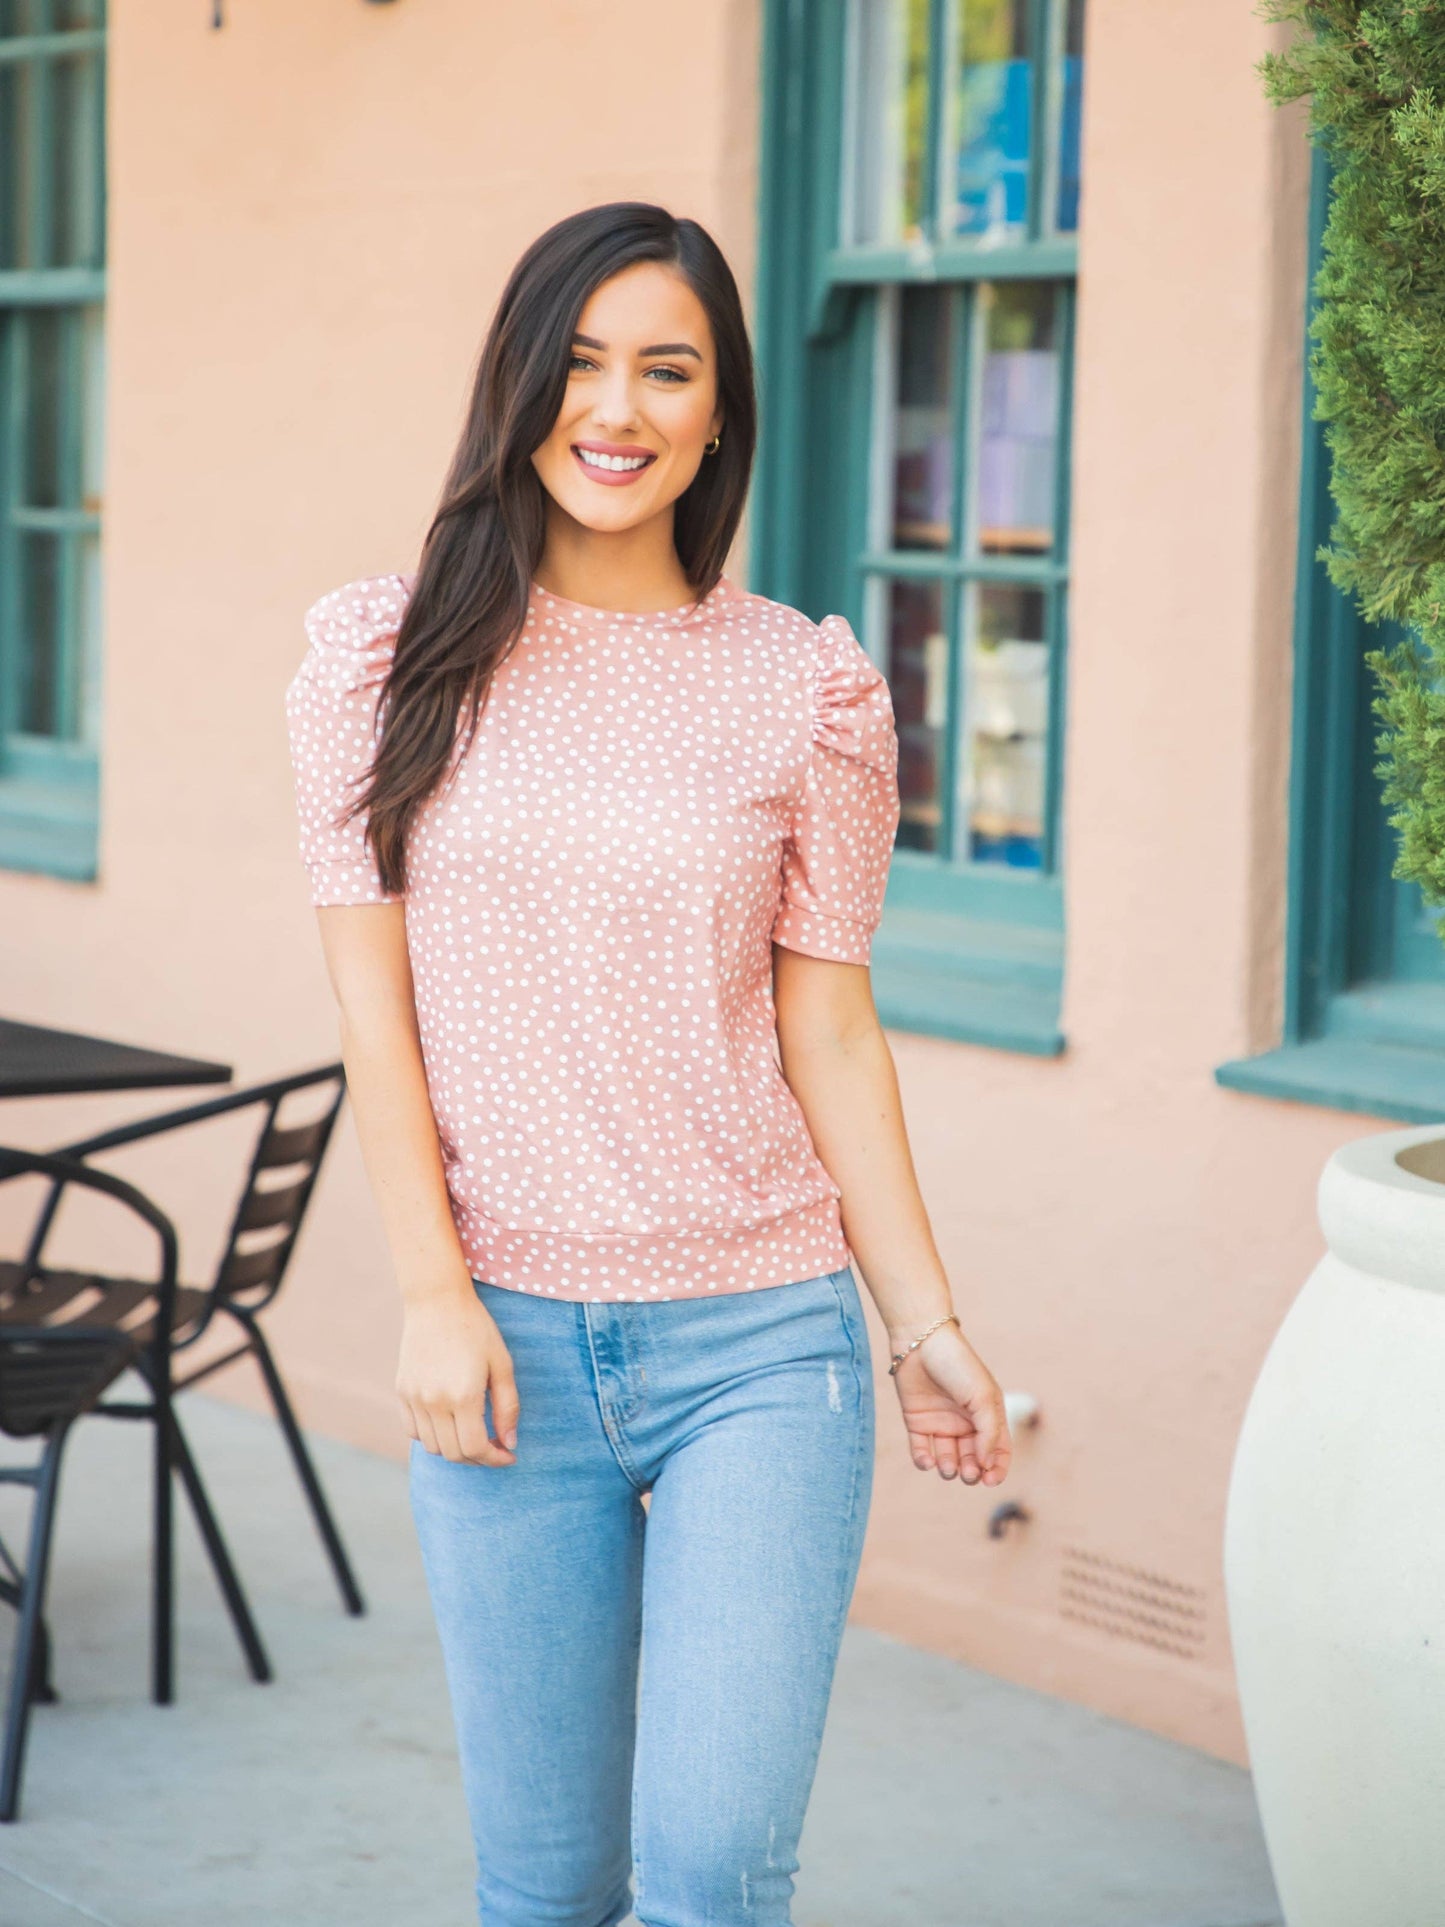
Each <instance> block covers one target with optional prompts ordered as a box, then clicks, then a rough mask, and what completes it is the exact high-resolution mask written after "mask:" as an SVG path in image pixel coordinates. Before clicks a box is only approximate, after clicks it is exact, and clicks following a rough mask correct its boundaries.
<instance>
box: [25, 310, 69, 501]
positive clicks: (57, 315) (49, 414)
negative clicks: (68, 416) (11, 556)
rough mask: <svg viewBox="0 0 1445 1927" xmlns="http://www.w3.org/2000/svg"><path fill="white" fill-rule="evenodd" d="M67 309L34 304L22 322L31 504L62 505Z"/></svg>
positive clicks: (27, 476)
mask: <svg viewBox="0 0 1445 1927" xmlns="http://www.w3.org/2000/svg"><path fill="white" fill-rule="evenodd" d="M63 325H64V316H63V311H62V310H60V309H57V308H34V309H32V310H31V311H30V312H29V313H28V314H26V315H24V316H23V317H22V318H21V321H20V332H21V339H22V341H23V349H22V352H23V354H24V356H25V358H26V363H27V364H28V365H27V367H26V375H27V379H26V382H25V398H24V406H25V411H26V430H27V432H26V436H25V446H24V451H23V457H22V461H21V472H20V500H21V502H22V503H24V504H25V506H26V507H28V508H42V509H50V508H58V507H60V505H61V493H60V406H61V380H62V368H61V355H62V351H63V338H62V329H63Z"/></svg>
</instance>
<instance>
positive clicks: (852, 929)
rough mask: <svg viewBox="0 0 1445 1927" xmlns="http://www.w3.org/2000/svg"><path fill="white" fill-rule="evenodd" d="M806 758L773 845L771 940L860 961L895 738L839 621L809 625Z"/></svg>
mask: <svg viewBox="0 0 1445 1927" xmlns="http://www.w3.org/2000/svg"><path fill="white" fill-rule="evenodd" d="M815 644H816V649H815V656H814V665H813V699H812V725H811V729H812V741H811V758H810V762H809V767H808V773H807V777H806V779H805V781H804V784H803V789H802V794H801V797H800V799H799V803H798V808H797V812H796V814H795V817H794V820H793V823H792V827H791V830H790V832H789V835H788V837H787V840H786V842H785V844H784V848H783V864H782V901H781V904H780V905H779V909H778V914H777V917H776V919H775V921H774V923H773V930H772V939H773V942H774V943H777V944H781V945H782V946H783V947H784V948H785V949H789V950H801V951H802V952H803V953H804V954H805V955H807V956H810V957H830V958H832V959H834V960H835V961H837V962H839V963H864V964H866V963H867V962H868V961H869V956H870V952H871V949H872V941H873V932H874V931H875V930H876V929H877V927H878V924H879V922H880V921H881V920H882V916H883V893H884V889H885V886H886V885H887V882H888V864H889V860H890V858H891V856H892V853H893V840H894V837H895V836H896V835H897V833H898V817H899V801H898V736H897V731H896V728H895V725H894V717H893V700H892V696H891V694H890V692H889V688H888V683H887V681H886V679H885V678H884V676H883V673H882V671H881V670H880V669H879V668H878V667H877V665H876V664H875V663H874V662H873V660H872V658H871V657H870V656H869V655H868V653H867V651H866V650H865V649H864V648H863V645H862V644H861V643H860V642H859V641H858V639H857V637H856V636H855V635H854V633H853V631H852V629H851V628H850V627H849V625H848V623H847V621H846V620H845V618H844V617H842V616H825V617H824V618H823V620H822V622H821V623H819V624H818V625H817V635H816V637H815Z"/></svg>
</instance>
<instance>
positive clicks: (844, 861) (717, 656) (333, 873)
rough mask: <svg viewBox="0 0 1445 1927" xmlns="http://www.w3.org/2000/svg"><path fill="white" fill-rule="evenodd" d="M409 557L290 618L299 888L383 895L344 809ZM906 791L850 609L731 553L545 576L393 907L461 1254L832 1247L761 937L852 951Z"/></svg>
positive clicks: (827, 1186)
mask: <svg viewBox="0 0 1445 1927" xmlns="http://www.w3.org/2000/svg"><path fill="white" fill-rule="evenodd" d="M412 580H413V578H410V577H406V576H395V575H392V576H377V577H371V578H368V579H365V580H363V581H359V582H352V583H348V584H347V585H346V586H345V587H344V588H340V589H336V590H333V591H332V593H331V594H329V595H326V596H323V597H322V599H321V600H320V601H319V602H317V603H316V604H315V605H314V606H313V607H312V608H311V609H309V610H308V611H307V613H306V617H305V628H306V635H307V640H308V648H307V651H306V654H305V657H304V658H303V660H302V662H301V665H300V667H299V669H298V670H297V671H296V674H295V676H294V677H293V679H292V681H291V683H290V685H289V687H288V688H287V691H286V717H287V724H288V728H289V734H290V747H291V760H292V767H293V770H294V774H295V782H296V798H297V808H298V814H299V823H300V842H301V855H302V858H303V861H304V863H305V865H306V871H307V875H308V876H309V879H310V887H311V901H312V902H313V903H314V904H366V903H385V902H395V901H398V898H396V897H395V896H389V895H388V894H387V893H386V892H385V891H383V889H382V888H381V884H380V881H379V879H378V877H377V873H376V869H375V867H374V864H373V861H372V858H371V854H370V852H369V850H368V849H367V848H366V846H365V844H364V842H363V824H364V819H363V818H362V817H357V818H355V819H353V821H352V822H351V823H349V824H347V825H346V826H345V827H344V828H338V827H337V825H336V820H335V819H336V815H337V813H338V811H339V810H340V809H341V808H342V807H343V806H344V804H345V803H346V802H348V801H349V800H351V797H352V796H353V795H354V793H355V792H354V790H352V788H351V787H350V786H351V784H352V782H353V779H354V778H356V777H357V776H359V775H361V774H363V773H364V772H365V769H366V767H367V765H368V763H369V761H370V757H371V754H372V752H373V750H374V747H375V731H376V704H377V696H378V683H379V678H380V677H381V675H382V674H383V673H384V671H385V669H386V666H387V664H388V661H389V659H390V654H391V650H392V648H393V646H394V644H395V640H396V631H397V627H398V624H399V622H400V619H401V615H402V612H403V610H404V608H405V604H406V598H407V595H408V594H409V592H410V588H411V583H412ZM461 741H462V731H461V730H460V729H459V733H458V744H459V745H460V743H461ZM898 813H899V804H898V740H897V735H896V733H895V727H894V716H893V707H892V703H891V700H890V696H889V690H888V684H887V683H886V681H885V680H884V678H883V676H882V674H881V673H880V672H879V670H878V669H877V668H876V667H875V665H874V664H873V662H872V661H871V659H870V658H869V657H868V655H867V654H866V653H865V651H864V649H863V647H862V645H861V644H860V643H859V642H858V640H857V638H856V637H855V635H854V633H853V631H852V629H851V628H850V627H849V625H848V623H847V622H846V621H845V620H844V618H843V617H842V616H836V615H830V616H826V617H824V619H823V621H822V622H820V623H815V622H813V621H811V620H810V619H809V618H808V617H807V616H804V615H802V614H801V613H800V612H799V611H798V610H796V609H793V608H790V607H788V606H787V605H786V604H784V603H780V602H773V601H770V600H768V599H767V598H766V597H764V596H760V595H752V594H749V593H748V592H746V591H745V590H743V589H740V588H739V587H737V586H736V585H735V584H734V583H732V582H731V581H730V580H728V578H726V577H724V578H722V579H721V580H720V581H719V582H718V584H717V586H716V587H715V588H714V589H713V590H712V592H711V593H710V594H709V595H707V596H705V597H704V598H703V599H702V600H701V601H700V602H694V603H690V604H688V605H686V606H685V607H683V608H680V609H672V610H667V611H664V612H662V613H660V614H649V615H627V614H621V613H617V612H614V611H610V610H603V609H594V608H592V607H590V606H586V605H584V604H582V603H577V602H571V601H568V600H566V599H565V598H563V597H561V596H557V595H553V594H552V593H551V591H550V590H546V589H543V588H541V587H540V586H539V585H537V584H535V583H534V584H533V586H532V590H531V595H530V599H529V605H528V611H527V616H526V621H525V625H524V628H523V630H522V633H521V636H520V638H519V639H518V642H517V644H516V646H515V648H514V649H513V650H512V652H511V653H510V655H508V656H507V657H506V658H505V660H504V661H503V662H502V663H501V665H500V666H499V668H498V669H497V671H496V674H495V679H494V681H493V684H492V688H491V692H490V694H489V696H488V698H487V702H486V704H485V706H484V708H483V709H482V712H481V716H480V718H479V720H478V724H477V728H476V732H475V735H474V736H473V739H472V742H471V744H470V745H469V746H468V747H467V749H466V751H465V753H464V754H463V755H462V756H461V757H460V758H457V757H456V756H455V755H454V757H453V775H452V778H451V780H450V782H448V783H446V784H443V786H442V787H441V788H440V789H439V790H438V791H437V792H435V793H434V794H433V795H432V796H431V797H430V798H429V799H428V800H427V802H426V803H425V804H423V806H422V808H421V810H420V811H419V812H418V814H417V816H416V817H415V818H414V820H413V822H412V826H411V830H410V834H409V838H408V843H407V889H406V892H405V896H404V898H403V899H400V900H401V901H403V902H404V905H405V918H406V935H407V947H408V951H409V954H410V957H411V963H412V974H413V980H414V983H415V989H416V1009H417V1019H418V1025H419V1029H420V1035H421V1044H422V1055H423V1060H424V1063H425V1068H426V1077H427V1085H428V1089H429V1092H430V1096H431V1103H432V1109H433V1113H434V1115H435V1118H436V1123H437V1130H438V1136H439V1139H440V1142H441V1148H442V1155H443V1159H444V1162H445V1168H446V1179H447V1189H448V1193H449V1196H450V1200H451V1206H452V1215H453V1218H454V1220H455V1223H456V1227H457V1233H458V1236H459V1238H460V1241H461V1246H462V1250H463V1253H464V1255H465V1258H466V1261H467V1263H468V1266H469V1268H470V1270H471V1273H472V1275H473V1276H474V1277H475V1278H478V1279H481V1280H485V1281H488V1282H490V1283H492V1284H496V1285H504V1286H510V1287H512V1288H514V1289H516V1290H519V1291H530V1292H539V1293H545V1294H547V1295H548V1296H552V1297H557V1298H569V1299H579V1300H591V1299H607V1300H611V1299H627V1300H638V1301H645V1300H648V1299H654V1298H655V1299H673V1298H698V1297H703V1296H706V1295H707V1294H708V1293H711V1292H730V1291H751V1290H755V1289H757V1288H758V1287H760V1286H767V1285H777V1284H785V1283H787V1282H789V1281H792V1280H799V1279H805V1278H812V1277H817V1276H818V1275H819V1274H821V1273H823V1272H827V1271H836V1270H839V1269H841V1268H842V1267H843V1266H844V1265H846V1264H848V1263H849V1261H850V1257H851V1254H850V1252H849V1248H848V1244H847V1241H846V1239H845V1237H844V1234H843V1228H842V1219H841V1215H840V1211H839V1203H838V1201H839V1197H840V1192H839V1190H838V1186H837V1185H836V1184H835V1183H834V1182H833V1180H832V1178H831V1177H830V1176H829V1174H828V1172H827V1170H826V1169H825V1167H824V1166H823V1164H822V1162H821V1161H820V1159H819V1157H818V1154H817V1151H816V1148H815V1146H814V1144H813V1140H812V1136H811V1134H810V1132H809V1130H808V1125H807V1120H806V1118H805V1116H804V1114H803V1111H802V1108H801V1106H800V1105H799V1103H798V1101H797V1099H796V1098H795V1097H794V1096H793V1093H792V1091H791V1090H790V1089H789V1087H788V1084H787V1082H786V1080H785V1079H784V1077H783V1075H782V1071H781V1069H780V1068H779V1061H778V1057H777V1054H776V1017H775V1010H774V1005H773V990H772V951H771V945H772V944H775V943H776V944H781V945H783V946H785V947H786V948H788V949H790V950H798V951H803V952H804V953H806V954H807V955H808V956H812V957H826V958H833V959H836V960H838V961H841V962H844V963H854V964H862V963H867V962H868V961H869V954H870V947H871V942H872V937H873V932H874V931H875V929H876V928H877V925H878V923H879V920H880V918H881V915H882V909H883V893H884V885H885V883H886V880H887V874H888V864H889V857H890V854H891V852H892V848H893V840H894V836H895V833H896V831H897V827H898Z"/></svg>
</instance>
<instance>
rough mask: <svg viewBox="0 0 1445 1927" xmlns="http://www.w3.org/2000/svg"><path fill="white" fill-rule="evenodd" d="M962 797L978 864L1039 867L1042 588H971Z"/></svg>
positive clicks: (1044, 723)
mask: <svg viewBox="0 0 1445 1927" xmlns="http://www.w3.org/2000/svg"><path fill="white" fill-rule="evenodd" d="M969 604H970V607H969V624H968V654H967V692H966V695H965V698H964V715H965V719H966V727H967V751H966V755H967V763H966V778H965V782H966V794H967V810H968V855H969V857H970V859H971V860H972V861H973V862H975V863H1001V864H1006V865H1008V866H1009V867H1011V868H1013V869H1026V870H1037V869H1039V868H1040V867H1041V866H1042V863H1043V854H1044V809H1045V798H1046V790H1047V782H1046V778H1047V766H1048V740H1049V650H1048V644H1047V642H1046V641H1045V639H1044V638H1045V600H1044V593H1043V591H1042V590H1040V589H1032V588H1024V587H1022V586H1019V585H1015V584H1012V583H993V582H989V583H976V584H975V585H974V587H973V588H972V590H971V591H970V594H969Z"/></svg>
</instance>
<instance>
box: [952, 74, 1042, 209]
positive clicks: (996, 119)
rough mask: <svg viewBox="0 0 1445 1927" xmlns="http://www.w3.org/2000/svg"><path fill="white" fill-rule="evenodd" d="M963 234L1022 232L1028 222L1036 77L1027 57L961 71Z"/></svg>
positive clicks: (960, 197) (959, 198)
mask: <svg viewBox="0 0 1445 1927" xmlns="http://www.w3.org/2000/svg"><path fill="white" fill-rule="evenodd" d="M958 94H959V127H960V140H959V148H958V194H957V201H956V206H955V213H954V231H955V232H956V233H958V234H989V233H998V232H1000V231H1017V232H1022V231H1023V229H1024V227H1025V225H1026V223H1027V221H1028V200H1029V146H1030V143H1031V140H1032V114H1033V77H1032V74H1031V72H1030V68H1029V63H1028V61H1027V60H987V61H979V62H977V63H976V64H974V65H972V66H969V67H966V68H965V69H964V71H963V73H962V74H961V75H960V76H959V83H958Z"/></svg>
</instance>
